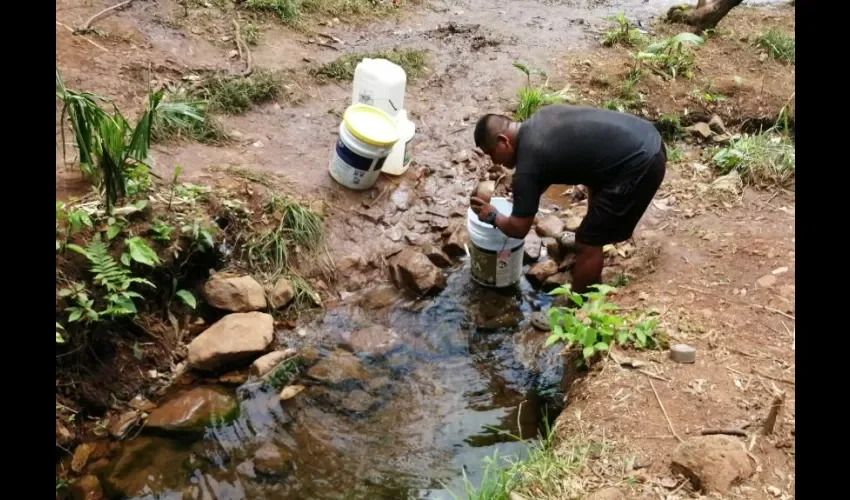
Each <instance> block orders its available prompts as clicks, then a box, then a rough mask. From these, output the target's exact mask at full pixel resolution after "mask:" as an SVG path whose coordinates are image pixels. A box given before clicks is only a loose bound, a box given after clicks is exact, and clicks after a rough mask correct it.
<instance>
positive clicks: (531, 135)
mask: <svg viewBox="0 0 850 500" xmlns="http://www.w3.org/2000/svg"><path fill="white" fill-rule="evenodd" d="M661 144H662V141H661V135H660V134H659V133H658V131H657V130H656V129H655V126H654V125H653V124H652V123H651V122H649V121H647V120H644V119H642V118H638V117H637V116H634V115H630V114H628V113H619V112H616V111H608V110H605V109H599V108H589V107H583V106H569V105H563V104H555V105H550V106H546V107H544V108H541V109H540V110H539V111H538V112H536V113H535V114H534V115H532V116H531V118H529V119H528V120H526V121H525V122H523V124H522V125H521V126H520V129H519V132H518V134H517V147H516V148H517V162H516V171H515V172H514V180H513V196H514V207H513V215H514V216H515V217H533V216H534V215H535V214H536V213H537V209H538V204H539V203H540V197H541V196H542V195H543V192H544V191H546V189H548V188H549V186H551V185H553V184H567V185H577V184H582V185H584V186H587V187H589V188H590V189H592V190H594V191H597V190H600V189H602V188H603V187H606V186H611V185H616V184H620V183H627V182H630V181H634V177H640V176H641V174H642V173H643V172H644V170H645V169H646V167H647V165H649V163H650V162H651V160H652V158H653V157H654V156H655V155H656V154H657V153H658V152H659V151H660V150H661Z"/></svg>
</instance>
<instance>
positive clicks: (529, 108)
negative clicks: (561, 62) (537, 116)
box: [514, 62, 573, 121]
mask: <svg viewBox="0 0 850 500" xmlns="http://www.w3.org/2000/svg"><path fill="white" fill-rule="evenodd" d="M514 68H516V69H518V70H520V71H522V72H523V73H524V74H525V77H526V85H525V86H524V87H521V88H520V89H519V90H518V91H517V105H516V111H515V112H514V119H515V120H519V121H523V120H527V119H529V118H531V115H533V114H534V113H536V112H537V110H539V109H540V108H542V107H543V106H548V105H550V104H563V103H568V102H572V101H573V97H572V96H570V95H569V94H567V91H566V89H564V90H560V91H557V92H556V91H553V90H551V89H550V88H549V80H548V78H547V79H546V80H544V81H543V83H541V84H539V85H537V86H536V87H535V86H532V84H531V77H532V75H540V76H543V77H545V76H546V75H545V73H543V72H542V71H540V70H534V69H530V68H529V67H527V66H526V65H524V64H522V63H519V62H515V63H514Z"/></svg>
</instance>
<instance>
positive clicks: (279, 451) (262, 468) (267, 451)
mask: <svg viewBox="0 0 850 500" xmlns="http://www.w3.org/2000/svg"><path fill="white" fill-rule="evenodd" d="M253 462H254V470H255V471H256V472H257V474H262V475H264V476H283V475H286V474H287V473H289V472H290V471H291V470H292V469H293V467H294V463H293V461H292V453H291V452H290V451H289V450H287V449H285V448H281V447H279V446H277V445H275V444H273V443H264V444H263V445H262V446H260V447H259V448H258V449H257V451H255V452H254V459H253Z"/></svg>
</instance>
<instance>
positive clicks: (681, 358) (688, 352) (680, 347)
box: [670, 344, 697, 364]
mask: <svg viewBox="0 0 850 500" xmlns="http://www.w3.org/2000/svg"><path fill="white" fill-rule="evenodd" d="M670 359H672V360H673V361H675V362H676V363H687V364H690V363H696V360H697V349H696V347H694V346H692V345H688V344H675V345H672V346H670Z"/></svg>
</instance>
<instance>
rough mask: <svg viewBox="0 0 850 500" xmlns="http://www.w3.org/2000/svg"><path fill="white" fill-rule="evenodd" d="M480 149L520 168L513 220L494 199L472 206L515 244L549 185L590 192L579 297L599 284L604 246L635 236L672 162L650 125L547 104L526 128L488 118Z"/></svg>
mask: <svg viewBox="0 0 850 500" xmlns="http://www.w3.org/2000/svg"><path fill="white" fill-rule="evenodd" d="M475 145H476V146H478V147H479V148H480V149H481V150H482V151H483V152H484V153H486V154H487V155H489V156H490V158H491V159H492V160H493V162H494V163H498V164H501V165H504V166H505V167H508V168H515V169H516V171H515V172H514V180H513V212H512V213H511V215H510V216H506V215H502V214H499V213H498V211H497V210H496V209H495V208H494V207H493V206H492V205H490V203H489V200H481V199H479V198H475V197H473V198H472V200H471V202H472V207H473V210H474V211H475V212H476V213H477V214H478V218H479V219H480V220H482V221H483V222H487V223H490V224H492V225H494V226H495V227H497V228H499V229H500V230H501V231H502V232H503V233H505V234H506V235H508V236H510V237H512V238H525V235H526V234H528V231H529V230H530V229H531V226H532V224H533V223H534V216H535V215H536V214H537V210H538V205H539V203H540V197H541V196H542V195H543V192H544V191H546V189H547V188H548V187H549V186H551V185H553V184H567V185H584V186H585V187H587V194H588V207H587V215H586V216H585V218H584V220H582V223H581V225H580V226H579V228H578V230H577V231H576V261H575V264H574V265H573V270H572V277H573V283H572V288H573V290H574V291H575V292H578V293H585V292H586V291H587V289H588V287H589V286H591V285H594V284H598V283H601V281H602V265H603V260H604V259H603V254H602V247H603V246H605V245H607V244H609V243H617V242H620V241H625V240H627V239H629V238H631V237H632V232H633V231H634V229H635V226H637V223H638V221H640V218H641V217H642V216H643V213H644V212H645V211H646V208H647V207H648V206H649V203H650V201H652V198H653V197H654V196H655V193H656V191H658V187H659V186H660V185H661V181H662V180H663V179H664V173H665V170H666V164H667V151H666V149H665V147H664V142H663V141H662V140H661V135H660V134H659V133H658V131H657V130H656V129H655V126H654V125H653V124H652V123H650V122H648V121H646V120H644V119H642V118H638V117H636V116H634V115H630V114H626V113H618V112H616V111H608V110H604V109H597V108H589V107H583V106H568V105H550V106H546V107H543V108H541V109H540V110H539V111H537V112H536V113H535V114H534V115H533V116H532V117H531V118H529V119H528V120H527V121H525V122H523V123H519V122H514V121H512V120H510V119H509V118H506V117H504V116H500V115H493V114H488V115H485V116H484V117H482V118H481V119H480V120H479V121H478V124H477V125H476V126H475Z"/></svg>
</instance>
